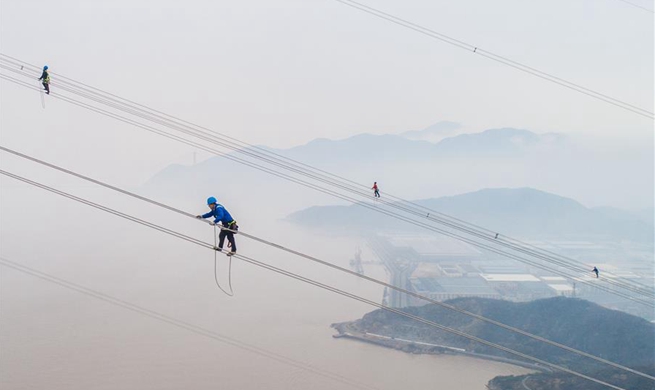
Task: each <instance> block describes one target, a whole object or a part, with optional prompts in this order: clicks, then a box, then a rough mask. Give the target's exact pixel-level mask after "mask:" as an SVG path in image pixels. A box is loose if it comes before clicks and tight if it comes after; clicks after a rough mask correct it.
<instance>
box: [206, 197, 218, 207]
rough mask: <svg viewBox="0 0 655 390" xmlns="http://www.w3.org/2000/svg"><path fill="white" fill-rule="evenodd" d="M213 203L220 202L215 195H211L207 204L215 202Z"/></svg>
mask: <svg viewBox="0 0 655 390" xmlns="http://www.w3.org/2000/svg"><path fill="white" fill-rule="evenodd" d="M213 203H218V201H217V200H216V198H214V197H213V196H210V197H209V198H207V206H209V205H210V204H213Z"/></svg>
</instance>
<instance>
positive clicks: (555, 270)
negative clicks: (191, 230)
mask: <svg viewBox="0 0 655 390" xmlns="http://www.w3.org/2000/svg"><path fill="white" fill-rule="evenodd" d="M0 77H2V78H5V79H8V80H9V81H12V82H15V83H18V84H21V83H22V84H24V82H19V81H16V80H10V79H11V78H7V76H4V75H2V74H0ZM23 86H26V87H28V88H33V87H31V86H30V85H23ZM55 97H56V98H59V99H62V100H65V101H69V102H71V101H70V99H68V98H66V97H61V96H55ZM71 103H73V104H76V105H80V106H82V107H84V108H88V109H90V110H92V111H95V112H98V113H102V114H104V115H107V116H109V117H112V118H115V119H118V120H121V121H123V122H125V123H129V124H132V125H134V126H137V127H140V128H143V129H145V130H148V131H151V132H154V133H156V134H159V135H163V136H165V137H167V138H170V139H174V140H177V141H179V142H182V143H185V144H187V145H191V146H195V147H197V148H199V149H201V150H205V151H209V152H211V153H215V154H217V155H219V156H221V157H224V158H226V159H230V160H233V161H236V162H239V163H241V164H244V165H247V166H249V167H252V168H255V169H258V170H261V171H264V172H266V173H270V174H272V175H275V176H278V177H281V178H284V179H286V180H289V181H292V182H295V183H297V184H300V185H303V186H306V187H308V188H312V189H315V190H318V191H320V192H323V193H326V194H330V195H332V196H335V197H338V198H340V199H344V200H347V201H349V202H354V203H356V204H358V205H359V206H363V207H366V208H369V209H371V210H374V211H377V212H380V213H382V214H386V215H389V216H392V217H394V218H396V219H401V220H404V221H413V220H408V219H407V218H400V217H398V216H397V215H393V213H389V212H387V211H383V210H380V209H378V208H377V207H375V208H374V207H371V206H370V205H367V204H361V203H357V200H355V199H353V198H348V197H344V196H342V195H338V194H336V193H335V192H334V191H332V190H328V189H325V188H320V187H318V186H316V185H312V184H309V185H308V184H307V183H306V182H302V181H299V180H298V179H296V178H293V177H289V176H288V175H284V174H280V173H279V172H275V171H273V170H270V169H267V168H263V167H261V166H257V165H253V164H252V163H251V162H248V161H244V160H243V159H239V158H236V157H234V156H230V155H224V154H222V151H217V150H215V149H214V150H210V149H207V147H206V146H205V145H202V144H197V143H190V142H189V141H188V140H184V139H182V138H180V137H176V136H171V135H170V134H167V133H163V132H162V131H161V130H159V129H155V128H152V127H149V126H145V125H143V124H140V123H138V122H134V121H132V120H129V119H125V118H122V117H117V116H116V114H113V113H109V112H106V111H104V110H99V109H98V108H95V107H93V106H89V105H86V104H80V103H74V102H71ZM410 223H413V224H415V225H417V226H423V227H425V224H423V225H421V224H420V223H419V224H417V223H416V221H413V222H410ZM426 228H427V229H429V230H432V231H435V232H439V233H441V234H444V235H447V236H451V237H453V238H456V239H460V241H464V242H468V243H473V241H466V240H465V239H463V238H462V237H461V236H457V235H449V234H448V233H446V232H444V231H443V230H440V229H436V228H434V227H432V228H429V227H426ZM482 237H484V238H485V239H487V240H489V237H487V236H486V235H483V236H482ZM494 241H497V240H494ZM501 244H502V242H501ZM473 245H476V246H478V247H481V248H483V249H485V248H488V246H483V245H481V244H480V243H477V244H473ZM505 246H507V245H505ZM491 251H492V252H494V253H498V254H503V253H505V255H504V256H505V257H509V258H513V259H515V260H518V259H519V258H518V257H516V256H508V255H507V254H506V252H498V251H494V250H491ZM520 251H522V252H525V250H522V249H521V250H520ZM528 254H530V253H528ZM535 257H542V258H543V256H535ZM519 261H522V260H519ZM523 262H524V263H526V264H531V265H534V263H529V262H526V261H523ZM555 262H557V261H555ZM559 265H562V266H565V267H566V265H565V264H561V263H560V264H559ZM536 267H538V268H541V269H544V270H549V271H550V272H553V273H556V274H559V275H562V276H565V277H568V278H569V279H573V280H577V281H580V282H582V283H588V282H585V281H584V280H581V279H580V278H579V277H578V276H572V275H568V274H565V273H563V272H562V271H558V270H557V269H550V268H544V266H543V265H536ZM606 281H607V282H608V284H613V285H616V284H617V282H616V281H614V280H613V279H607V280H606ZM594 286H595V287H597V288H599V289H601V290H605V291H608V292H610V291H614V290H610V289H607V288H605V287H604V286H599V285H594ZM627 286H628V287H626V285H622V284H621V283H620V282H619V287H623V288H627V289H633V290H634V288H633V287H632V286H629V285H627ZM637 288H638V287H637ZM637 292H638V293H642V294H643V293H644V292H643V291H637ZM620 296H623V297H626V296H625V295H620ZM627 299H632V298H630V297H627ZM646 304H647V305H652V303H646Z"/></svg>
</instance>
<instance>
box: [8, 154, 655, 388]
mask: <svg viewBox="0 0 655 390" xmlns="http://www.w3.org/2000/svg"><path fill="white" fill-rule="evenodd" d="M0 150H2V151H5V152H9V153H12V154H14V155H16V156H19V157H24V158H26V159H28V160H30V161H33V162H36V163H39V164H42V165H46V166H48V167H50V168H52V169H55V170H58V171H61V172H64V173H67V174H70V175H72V176H75V177H78V178H80V179H83V180H86V181H90V182H92V183H94V184H97V185H100V186H103V187H105V188H109V189H111V190H114V191H117V192H119V193H122V194H125V195H128V196H131V197H133V198H136V199H138V200H141V201H145V202H147V203H150V204H153V205H156V206H158V207H162V208H164V209H166V210H169V211H173V212H176V213H178V214H181V215H184V216H186V217H188V218H193V219H194V220H197V219H196V218H195V216H194V215H193V214H192V213H188V212H185V211H183V210H180V209H176V208H174V207H172V206H168V205H166V204H163V203H161V202H157V201H154V200H152V199H150V198H147V197H143V196H140V195H137V194H135V193H132V192H130V191H127V190H123V189H120V188H118V187H115V186H112V185H110V184H107V183H104V182H101V181H99V180H95V179H91V178H88V177H86V176H84V175H80V174H78V173H75V172H72V171H70V170H67V169H64V168H61V167H58V166H56V165H54V164H50V163H46V162H44V161H41V160H38V159H36V158H33V157H30V156H26V155H23V154H22V153H18V152H15V151H13V150H11V149H8V148H5V147H4V146H2V145H0ZM201 221H202V222H204V223H208V222H207V221H205V220H201ZM210 224H211V223H210ZM211 225H213V228H214V249H216V247H217V245H216V228H217V227H216V225H215V224H211ZM222 230H227V231H231V232H233V233H235V234H236V233H239V234H240V235H241V236H243V237H246V238H248V239H251V240H254V241H257V242H259V243H262V244H265V245H268V246H271V247H274V248H277V249H280V250H283V251H285V252H287V253H291V254H294V255H296V256H300V257H303V258H305V259H307V260H310V261H313V262H315V263H318V264H321V265H323V266H327V267H330V268H333V269H336V270H338V271H341V272H344V273H347V274H350V275H353V276H356V277H358V278H361V279H365V280H367V281H369V282H373V283H376V284H378V285H381V286H384V287H387V288H390V289H393V290H395V291H398V292H400V293H403V294H406V295H408V296H412V297H414V298H417V299H420V300H423V301H425V302H428V303H432V304H435V305H438V306H441V307H444V308H446V309H449V310H451V311H455V312H458V313H460V314H464V315H467V316H469V317H472V318H475V319H477V320H480V321H484V322H487V323H489V324H492V325H495V326H498V327H500V328H503V329H506V330H509V331H511V332H514V333H517V334H521V335H523V336H526V337H529V338H532V339H533V340H536V341H540V342H543V343H546V344H549V345H552V346H555V347H558V348H561V349H563V350H566V351H569V352H572V353H575V354H578V355H580V356H584V357H587V358H590V359H593V360H596V361H598V362H600V363H604V364H608V365H611V366H613V367H616V368H619V369H622V370H625V371H628V372H632V373H634V374H637V375H640V376H643V377H646V378H649V379H652V380H655V377H653V376H650V375H648V374H644V373H642V372H639V371H637V370H633V369H631V368H629V367H626V366H623V365H620V364H617V363H614V362H612V361H609V360H607V359H603V358H600V357H597V356H595V355H592V354H589V353H587V352H583V351H580V350H577V349H575V348H571V347H568V346H566V345H564V344H561V343H557V342H554V341H551V340H549V339H546V338H544V337H541V336H537V335H534V334H532V333H529V332H526V331H524V330H521V329H519V328H516V327H513V326H510V325H506V324H504V323H502V322H500V321H496V320H493V319H490V318H487V317H484V316H482V315H479V314H476V313H473V312H470V311H467V310H464V309H461V308H458V307H457V306H454V305H450V304H447V303H444V302H441V301H437V300H435V299H431V298H429V297H426V296H424V295H421V294H418V293H415V292H413V291H410V290H407V289H403V288H400V287H397V286H394V285H392V284H390V283H386V282H383V281H381V280H378V279H375V278H372V277H369V276H365V275H361V274H359V273H357V272H355V271H352V270H349V269H347V268H344V267H340V266H337V265H335V264H332V263H330V262H328V261H325V260H321V259H319V258H316V257H314V256H310V255H307V254H305V253H302V252H299V251H296V250H293V249H290V248H287V247H285V246H282V245H279V244H277V243H274V242H271V241H268V240H265V239H262V238H260V237H257V236H254V235H251V234H248V233H246V232H243V231H240V232H237V231H234V230H230V229H226V228H222ZM216 254H217V252H216V251H215V252H214V277H215V279H216V284H217V286H218V287H219V288H220V289H221V291H223V292H224V293H225V294H227V295H229V296H232V295H233V292H232V291H233V290H232V283H231V276H230V277H229V278H230V279H229V281H230V282H229V289H230V292H228V291H226V290H224V289H223V288H222V287H221V286H220V284H219V282H218V279H217V277H216V267H217V265H216V263H217V262H216ZM231 268H232V263H231V258H230V266H229V272H230V275H231Z"/></svg>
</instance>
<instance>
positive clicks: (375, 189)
mask: <svg viewBox="0 0 655 390" xmlns="http://www.w3.org/2000/svg"><path fill="white" fill-rule="evenodd" d="M371 189H372V190H373V196H375V197H376V198H379V197H380V190H379V189H378V182H377V181H376V182H373V187H371Z"/></svg>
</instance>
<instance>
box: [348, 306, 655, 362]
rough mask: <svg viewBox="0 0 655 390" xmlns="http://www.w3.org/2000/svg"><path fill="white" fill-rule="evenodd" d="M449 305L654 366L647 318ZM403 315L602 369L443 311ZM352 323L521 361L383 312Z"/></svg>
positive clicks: (589, 309)
mask: <svg viewBox="0 0 655 390" xmlns="http://www.w3.org/2000/svg"><path fill="white" fill-rule="evenodd" d="M447 302H448V303H449V304H451V305H454V306H456V307H459V308H462V309H464V310H467V311H470V312H473V313H476V314H480V315H482V316H484V317H487V318H491V319H494V320H497V321H501V322H503V323H505V324H507V325H510V326H513V327H516V328H519V329H522V330H525V331H527V332H529V333H532V334H534V335H537V336H541V337H544V338H547V339H549V340H552V341H555V342H558V343H561V344H564V345H567V346H570V347H572V348H575V349H579V350H581V351H584V352H587V353H590V354H593V355H595V356H599V357H602V358H604V359H608V360H611V361H613V362H616V363H619V364H623V365H628V366H647V365H652V364H655V356H654V355H653V346H654V345H655V325H654V324H652V323H650V322H648V321H647V320H645V319H643V318H640V317H636V316H632V315H630V314H626V313H623V312H620V311H616V310H609V309H606V308H603V307H601V306H599V305H596V304H594V303H591V302H589V301H585V300H581V299H575V298H563V297H557V298H549V299H541V300H536V301H531V302H525V303H516V302H509V301H503V300H494V299H483V298H457V299H453V300H449V301H447ZM403 311H405V312H407V313H410V314H412V315H415V316H419V317H421V318H425V319H427V320H430V321H433V322H437V323H439V324H442V325H444V326H448V327H450V328H455V329H458V330H461V331H463V332H466V333H468V334H470V335H473V336H477V337H480V338H483V339H485V340H488V341H491V342H498V343H501V344H502V345H504V346H506V347H508V348H512V349H514V350H517V351H519V352H523V353H525V354H528V355H530V356H533V357H537V358H540V359H544V360H547V361H550V362H552V363H555V364H563V365H565V366H567V367H569V368H573V369H579V370H584V371H590V370H595V369H597V368H598V367H599V365H600V363H597V362H594V361H591V360H587V359H581V358H580V357H579V356H577V355H575V354H572V353H571V352H567V351H564V350H562V349H559V348H557V347H554V346H550V345H547V344H544V343H541V342H539V341H536V340H532V339H530V338H527V337H525V336H522V335H520V334H517V333H514V332H510V331H508V330H505V329H502V328H499V327H497V326H494V325H491V324H488V323H485V322H482V321H479V320H476V319H473V318H471V317H469V316H466V315H463V314H460V313H457V312H454V311H452V310H449V309H446V308H443V307H441V306H437V305H432V304H429V305H424V306H419V307H410V308H406V309H403ZM348 324H349V327H350V329H356V330H357V331H358V332H369V333H374V334H380V335H385V336H389V337H395V338H402V339H407V340H413V341H421V342H427V343H433V344H439V345H447V346H451V347H456V348H464V349H466V350H467V351H472V352H476V353H481V354H487V355H494V356H503V357H509V358H514V359H516V356H513V355H511V354H506V353H505V352H502V351H499V350H497V349H495V348H492V347H489V346H485V345H481V344H479V343H476V342H473V341H470V340H468V339H465V338H463V337H460V336H456V335H453V334H451V333H447V332H444V331H440V330H437V329H435V328H433V327H429V326H428V325H425V324H422V323H418V322H415V321H413V320H411V319H408V318H406V317H402V316H399V315H397V314H394V313H390V312H387V311H384V310H376V311H373V312H371V313H368V314H366V315H364V317H362V318H361V319H359V320H356V321H353V322H350V323H348ZM601 367H603V366H601Z"/></svg>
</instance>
